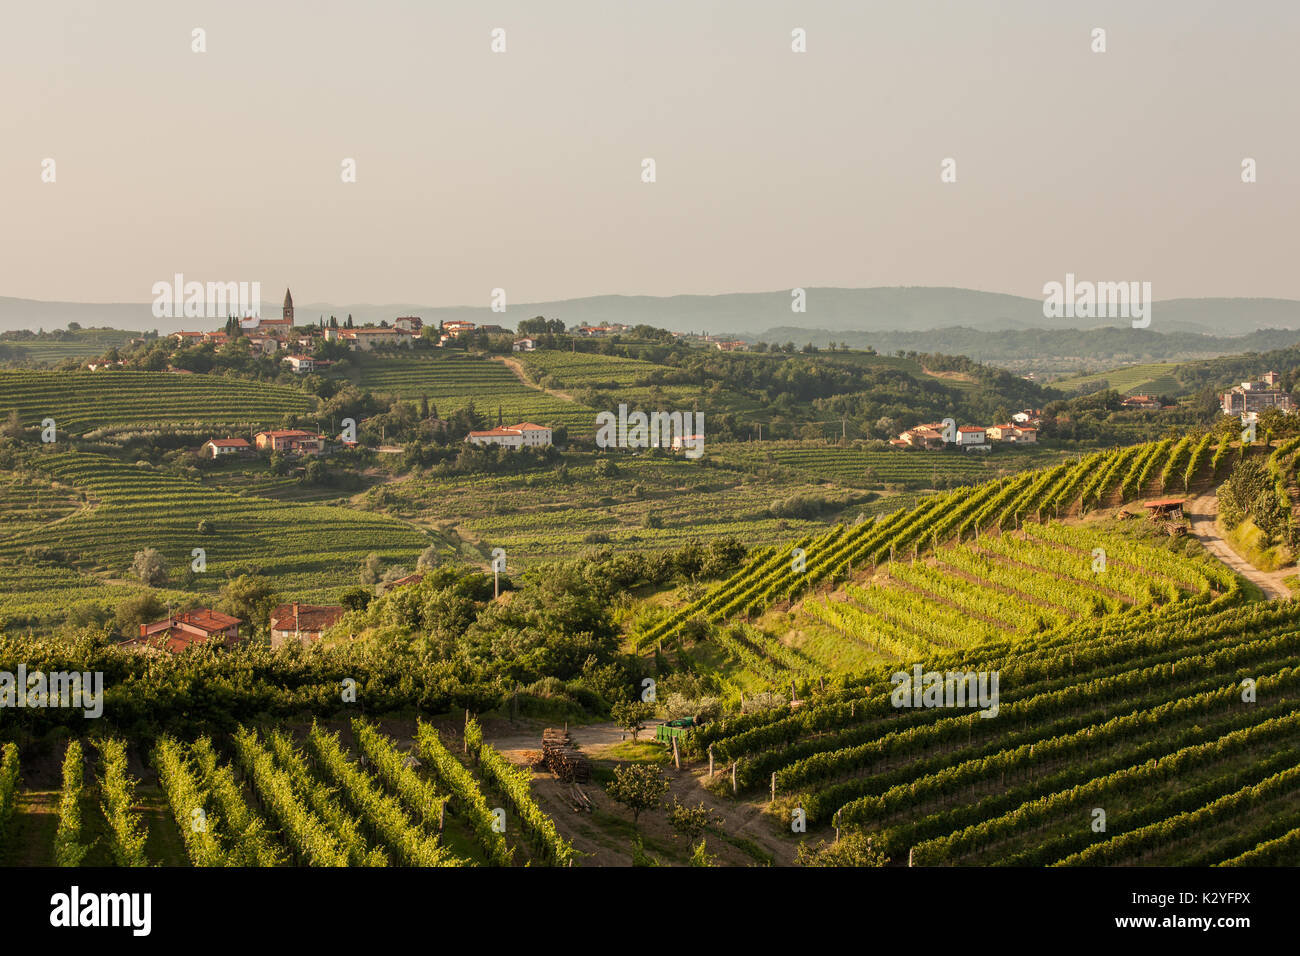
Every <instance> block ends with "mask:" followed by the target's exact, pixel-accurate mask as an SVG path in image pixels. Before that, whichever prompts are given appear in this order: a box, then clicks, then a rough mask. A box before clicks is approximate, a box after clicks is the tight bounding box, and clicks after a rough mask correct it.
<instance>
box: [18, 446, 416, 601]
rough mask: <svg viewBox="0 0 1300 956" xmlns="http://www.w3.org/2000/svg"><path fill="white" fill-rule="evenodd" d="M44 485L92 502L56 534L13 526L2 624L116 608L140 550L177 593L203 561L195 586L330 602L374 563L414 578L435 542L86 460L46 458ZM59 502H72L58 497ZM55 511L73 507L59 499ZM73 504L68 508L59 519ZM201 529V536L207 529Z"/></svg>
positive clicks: (53, 529)
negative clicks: (102, 605)
mask: <svg viewBox="0 0 1300 956" xmlns="http://www.w3.org/2000/svg"><path fill="white" fill-rule="evenodd" d="M38 465H39V468H40V470H41V473H42V474H43V476H45V477H46V478H47V479H49V480H52V481H54V482H57V483H58V485H59V486H60V488H66V489H72V490H75V491H76V492H80V493H84V494H85V496H86V502H85V503H84V504H83V505H82V506H81V507H80V509H79V510H78V511H76V512H75V513H73V514H70V515H67V516H66V517H63V518H62V520H59V521H58V522H57V523H40V524H33V525H32V526H29V527H26V528H24V527H22V526H20V527H18V528H17V529H16V531H15V532H14V533H10V529H9V527H8V526H6V527H5V528H4V529H3V533H2V534H0V583H3V584H4V585H7V586H6V587H5V588H4V590H3V596H0V616H8V617H10V618H11V619H15V620H17V619H30V620H44V619H47V618H49V617H51V616H59V617H61V616H62V611H63V610H65V609H66V608H67V607H68V606H69V605H70V603H75V602H77V601H80V600H83V599H85V600H91V599H100V598H103V599H104V600H108V601H111V600H113V599H114V598H115V597H119V596H120V595H121V594H122V593H123V592H130V591H131V590H134V589H138V585H135V584H131V583H129V582H128V581H125V580H123V579H124V578H126V577H127V576H128V569H129V567H130V565H131V562H132V559H133V557H134V555H135V553H136V552H137V551H140V550H142V549H145V548H156V549H157V550H158V551H160V552H161V553H162V554H163V556H164V558H165V560H166V562H167V565H168V567H169V568H170V569H171V573H172V583H173V586H175V585H176V584H177V583H178V581H180V580H181V579H182V578H183V575H184V571H185V569H186V568H188V567H190V565H191V562H192V560H193V550H194V549H195V548H201V549H203V551H204V552H205V561H206V571H204V572H202V573H197V574H196V575H195V576H194V579H193V580H192V581H190V582H189V583H188V584H187V588H193V589H194V590H209V591H210V590H213V589H215V588H216V587H218V586H219V585H220V584H221V583H222V582H223V581H224V580H225V579H226V573H227V572H228V571H229V572H236V573H238V572H239V571H241V570H243V569H257V570H260V571H261V572H262V573H264V574H267V575H272V576H274V579H275V584H276V587H277V588H279V589H282V591H283V593H286V594H288V593H292V594H295V595H301V599H302V600H311V599H312V598H311V596H313V595H315V596H320V597H324V596H328V595H330V594H331V593H333V592H336V591H337V590H338V589H339V588H341V587H344V586H346V585H350V584H353V583H355V581H356V572H357V568H358V567H359V566H360V563H361V562H362V560H363V559H364V558H365V557H366V555H367V554H369V553H371V552H376V553H378V554H379V555H380V556H381V558H383V559H384V560H385V561H386V562H390V563H395V564H401V565H405V566H407V567H413V566H414V563H415V559H416V557H417V556H418V555H419V553H420V551H421V550H422V549H423V548H425V547H426V546H428V544H430V542H431V539H430V537H429V536H428V535H427V534H425V533H423V532H420V531H417V530H416V529H414V528H412V527H410V526H409V525H406V524H404V523H402V522H398V521H395V520H393V519H390V518H385V517H383V516H380V515H373V514H367V513H365V512H360V511H354V510H351V509H348V508H344V507H338V506H326V505H313V504H299V503H289V502H278V501H270V500H266V499H260V498H252V497H242V496H239V495H235V494H230V493H228V492H223V491H217V490H214V489H211V488H208V487H206V486H204V485H202V484H200V483H198V482H195V481H192V480H190V479H187V478H181V477H177V476H174V475H168V474H164V473H160V472H156V471H153V470H152V469H150V468H149V467H148V466H145V465H129V464H125V463H122V462H119V461H116V460H114V459H110V458H107V457H103V456H99V455H93V454H83V453H77V452H56V453H52V454H48V455H44V456H41V457H40V458H39V459H38ZM59 494H63V493H62V492H60V493H59ZM48 500H49V501H50V502H51V507H52V506H53V503H54V502H55V501H66V500H67V499H66V498H60V497H59V495H58V494H54V495H49V496H48ZM64 507H66V506H65V505H60V510H62V509H63V508H64ZM200 522H203V523H204V524H203V529H202V530H200Z"/></svg>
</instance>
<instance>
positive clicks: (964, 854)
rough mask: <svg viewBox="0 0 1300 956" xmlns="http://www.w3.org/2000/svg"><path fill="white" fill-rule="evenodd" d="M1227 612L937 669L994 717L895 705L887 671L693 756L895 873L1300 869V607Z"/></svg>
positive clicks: (774, 809) (702, 745)
mask: <svg viewBox="0 0 1300 956" xmlns="http://www.w3.org/2000/svg"><path fill="white" fill-rule="evenodd" d="M1226 600H1228V599H1226V598H1223V597H1220V598H1215V599H1213V600H1211V601H1210V602H1209V603H1208V604H1205V605H1203V606H1199V607H1195V608H1183V609H1175V610H1173V611H1172V612H1169V613H1166V614H1163V615H1161V614H1154V613H1151V612H1138V613H1135V614H1131V615H1118V616H1112V617H1110V618H1107V619H1104V620H1102V621H1084V622H1082V623H1079V624H1075V625H1072V626H1069V627H1066V628H1063V629H1060V630H1058V631H1056V632H1054V633H1051V634H1048V635H1041V636H1040V637H1039V638H1038V639H1036V640H1035V641H1034V642H1032V643H1029V642H1024V641H1019V640H1016V639H1015V638H1014V637H1012V638H1008V639H1005V640H993V641H989V642H986V643H984V644H982V645H980V646H979V647H978V648H975V649H973V650H968V649H958V650H953V651H948V652H944V653H937V654H934V655H932V656H931V657H930V658H929V660H928V661H927V663H926V668H927V669H928V670H930V671H933V672H937V673H939V674H941V675H950V676H951V677H955V678H956V679H957V680H963V679H965V678H966V675H969V676H970V678H971V679H974V677H975V676H976V675H977V674H989V673H992V672H996V673H997V674H998V675H999V678H1000V681H999V684H1000V702H999V709H998V712H997V717H996V719H993V720H984V719H981V718H980V716H979V714H980V712H979V711H978V710H975V709H972V708H970V707H966V708H963V707H956V708H953V707H944V706H933V707H906V708H900V707H898V706H897V705H896V701H895V700H891V694H892V693H893V691H894V688H895V686H896V682H895V681H893V680H891V677H890V670H889V669H888V668H884V669H876V670H875V671H874V672H865V673H864V674H862V675H859V677H858V678H857V679H855V680H853V681H848V682H846V685H847V686H845V687H844V688H843V689H840V690H832V691H828V692H826V693H824V694H816V693H814V694H813V695H812V698H811V699H810V700H808V701H807V702H806V703H805V705H804V706H803V707H801V708H799V709H798V710H797V711H791V710H789V709H787V708H777V709H774V710H770V711H765V712H761V713H756V714H747V715H742V716H737V717H733V718H729V719H725V720H723V721H721V722H719V723H717V724H714V725H711V726H709V727H706V728H703V729H702V730H700V731H699V732H697V733H696V734H695V735H693V737H692V738H691V741H690V746H691V747H692V748H694V751H695V753H696V754H698V755H700V756H703V755H704V754H705V753H709V754H711V755H712V758H713V760H714V761H715V764H716V763H721V764H722V766H724V767H727V768H730V767H731V766H732V765H734V766H735V780H736V788H737V790H738V791H739V792H741V793H744V792H750V791H755V790H757V791H758V792H759V793H762V794H765V795H766V799H769V800H770V799H771V792H772V791H773V790H774V792H775V795H776V796H775V800H772V802H771V803H770V808H769V812H771V813H772V814H773V815H774V816H775V817H777V818H778V819H785V820H787V821H788V819H789V818H790V815H791V813H792V812H794V811H795V810H796V809H797V808H798V809H802V810H803V811H804V812H805V813H806V814H807V817H808V819H809V821H810V823H811V824H813V825H816V826H821V827H828V826H836V825H838V826H840V827H846V826H852V827H858V828H863V829H865V830H867V831H868V832H870V833H871V834H872V837H873V841H874V842H875V844H876V845H877V846H878V847H880V848H881V849H883V850H884V851H885V853H886V854H888V856H889V857H890V858H891V859H892V860H893V861H895V862H898V863H907V862H911V863H912V864H913V865H918V866H927V865H941V864H942V865H963V864H978V865H988V864H1007V865H1100V864H1106V865H1114V864H1142V865H1190V866H1205V865H1216V864H1219V865H1234V864H1249V863H1253V862H1266V861H1268V862H1286V861H1289V862H1291V863H1295V862H1296V861H1297V856H1296V851H1297V843H1298V842H1300V836H1298V831H1300V789H1298V788H1297V786H1296V784H1297V776H1298V774H1300V771H1298V770H1297V764H1298V763H1300V743H1297V742H1298V741H1300V734H1298V733H1297V731H1300V712H1298V711H1297V707H1296V701H1297V693H1298V692H1300V666H1298V665H1300V610H1297V606H1296V605H1295V604H1294V603H1291V602H1288V603H1285V604H1276V605H1269V604H1255V605H1246V606H1237V607H1228V608H1224V607H1223V605H1224V602H1225V601H1226ZM731 779H732V777H731V775H730V774H729V773H728V774H718V775H717V776H716V777H715V778H714V780H713V781H712V785H714V786H715V787H716V788H717V789H718V790H719V791H720V792H726V791H729V790H730V788H731V783H730V781H731ZM1098 811H1101V813H1100V814H1099V812H1098ZM1098 821H1100V823H1099V822H1098ZM1099 826H1100V827H1102V828H1100V829H1099Z"/></svg>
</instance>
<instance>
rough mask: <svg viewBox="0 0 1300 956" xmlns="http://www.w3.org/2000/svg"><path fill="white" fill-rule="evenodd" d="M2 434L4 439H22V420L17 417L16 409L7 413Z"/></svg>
mask: <svg viewBox="0 0 1300 956" xmlns="http://www.w3.org/2000/svg"><path fill="white" fill-rule="evenodd" d="M4 434H5V437H6V438H22V437H23V420H22V419H21V418H19V417H18V411H17V410H16V409H15V410H14V411H11V412H10V413H9V418H8V419H7V420H6V421H5V426H4Z"/></svg>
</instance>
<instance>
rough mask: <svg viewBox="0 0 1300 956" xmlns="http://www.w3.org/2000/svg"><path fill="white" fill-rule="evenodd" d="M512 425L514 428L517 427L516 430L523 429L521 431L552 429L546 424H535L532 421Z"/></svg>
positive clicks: (545, 430) (546, 430)
mask: <svg viewBox="0 0 1300 956" xmlns="http://www.w3.org/2000/svg"><path fill="white" fill-rule="evenodd" d="M510 427H511V428H513V429H515V430H516V431H521V432H527V431H534V432H548V431H550V429H549V428H547V427H546V426H545V425H534V424H533V423H532V422H520V423H519V424H518V425H511V426H510Z"/></svg>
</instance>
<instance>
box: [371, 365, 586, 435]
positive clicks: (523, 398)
mask: <svg viewBox="0 0 1300 956" xmlns="http://www.w3.org/2000/svg"><path fill="white" fill-rule="evenodd" d="M348 364H349V365H350V366H351V367H352V368H351V371H350V372H349V373H348V376H347V377H348V378H349V380H350V381H352V382H353V383H354V384H356V385H357V387H358V388H361V389H364V390H366V391H369V392H374V393H375V394H379V395H394V396H397V397H399V398H406V399H415V400H418V399H420V398H421V397H428V399H429V401H430V402H432V403H433V405H434V406H435V407H436V408H437V410H438V414H439V415H440V416H442V417H444V418H445V417H447V416H448V415H449V414H451V413H452V412H454V411H457V410H458V409H461V408H464V407H466V406H468V405H470V404H471V403H472V404H473V405H474V407H475V408H476V409H477V410H478V411H479V412H480V413H481V414H482V415H484V416H485V418H490V419H491V422H492V424H496V414H497V408H498V406H500V408H501V412H502V415H503V416H504V418H505V419H506V424H513V423H514V422H519V421H531V422H534V423H536V424H538V425H549V426H552V427H554V426H559V425H564V426H567V427H568V428H569V429H570V431H571V433H572V434H574V435H575V436H576V435H578V434H590V433H592V432H594V430H595V423H596V411H595V409H590V408H586V407H584V406H583V405H580V404H578V403H576V402H566V401H564V400H563V399H560V398H555V397H553V396H551V395H548V394H546V392H544V391H542V390H541V389H537V388H531V387H530V386H528V385H525V384H524V383H523V382H521V381H519V379H518V378H517V377H516V376H515V374H514V373H513V372H511V371H510V369H508V368H507V367H506V366H505V365H503V364H502V363H500V362H493V361H491V360H489V359H487V358H484V357H482V356H478V355H468V354H466V353H464V352H455V351H447V352H441V351H439V352H436V353H433V354H429V353H423V352H417V353H413V354H410V355H403V354H388V353H385V354H384V355H383V356H382V357H376V356H369V355H365V354H364V353H358V354H356V355H353V356H350V357H349V358H348Z"/></svg>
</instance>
